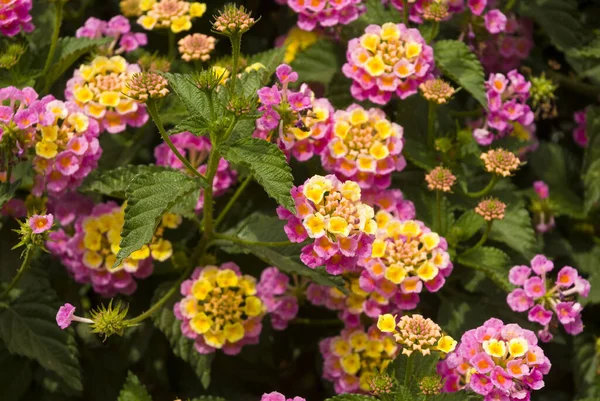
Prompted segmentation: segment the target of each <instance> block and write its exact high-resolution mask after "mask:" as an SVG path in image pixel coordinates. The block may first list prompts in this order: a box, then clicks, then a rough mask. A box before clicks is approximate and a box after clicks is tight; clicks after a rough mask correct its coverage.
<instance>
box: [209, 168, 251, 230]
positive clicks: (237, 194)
mask: <svg viewBox="0 0 600 401" xmlns="http://www.w3.org/2000/svg"><path fill="white" fill-rule="evenodd" d="M251 181H252V175H249V176H248V177H246V179H245V180H244V181H243V182H242V184H241V185H240V186H239V187H238V188H237V190H236V191H235V193H234V194H233V196H232V197H231V199H229V202H227V204H226V205H225V207H224V208H223V210H222V211H221V213H219V217H217V220H216V221H215V229H216V228H218V227H219V224H221V223H222V222H223V219H225V216H226V215H227V213H229V210H230V209H231V208H232V207H233V205H234V204H235V202H236V201H237V200H238V198H239V197H240V196H241V195H242V193H243V192H244V189H246V187H247V186H248V184H250V182H251Z"/></svg>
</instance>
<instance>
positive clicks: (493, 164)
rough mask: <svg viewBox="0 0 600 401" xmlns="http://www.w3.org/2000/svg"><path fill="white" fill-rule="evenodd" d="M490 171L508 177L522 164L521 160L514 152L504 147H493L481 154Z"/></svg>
mask: <svg viewBox="0 0 600 401" xmlns="http://www.w3.org/2000/svg"><path fill="white" fill-rule="evenodd" d="M480 158H481V160H483V163H484V165H485V169H486V171H487V172H488V173H492V174H496V175H499V176H502V177H508V176H510V175H511V174H512V173H514V172H515V171H517V169H518V168H519V165H520V164H521V160H519V158H518V157H517V156H516V155H515V154H514V153H512V152H509V151H508V150H504V149H491V150H488V151H487V152H485V153H482V154H481V156H480Z"/></svg>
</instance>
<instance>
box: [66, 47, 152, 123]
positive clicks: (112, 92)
mask: <svg viewBox="0 0 600 401" xmlns="http://www.w3.org/2000/svg"><path fill="white" fill-rule="evenodd" d="M140 71H141V69H140V67H139V66H138V65H137V64H129V63H128V62H127V60H125V59H124V58H123V57H121V56H113V57H110V58H107V57H104V56H97V57H95V58H94V59H93V60H92V61H91V62H90V63H89V64H82V65H81V66H80V67H79V68H78V69H76V70H75V73H74V75H73V78H71V79H70V80H69V81H68V82H67V88H66V90H65V97H66V98H67V100H71V101H75V102H76V103H77V105H78V106H80V107H81V108H82V109H83V110H84V111H85V113H86V114H87V115H88V116H90V117H92V118H95V119H96V120H97V121H98V123H99V124H100V130H101V131H107V132H109V133H111V134H117V133H119V132H123V131H124V130H125V128H127V126H128V125H129V126H132V127H141V126H142V125H144V124H145V123H146V122H147V121H148V113H147V111H146V107H145V106H144V105H142V104H139V103H138V102H136V101H135V100H133V99H131V98H129V97H128V96H127V95H126V93H127V81H129V79H130V78H131V77H132V76H133V75H134V74H135V73H139V72H140Z"/></svg>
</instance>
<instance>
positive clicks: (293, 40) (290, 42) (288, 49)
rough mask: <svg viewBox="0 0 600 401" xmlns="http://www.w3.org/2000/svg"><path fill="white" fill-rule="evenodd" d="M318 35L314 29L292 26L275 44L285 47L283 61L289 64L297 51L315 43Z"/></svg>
mask: <svg viewBox="0 0 600 401" xmlns="http://www.w3.org/2000/svg"><path fill="white" fill-rule="evenodd" d="M284 2H285V0H284ZM320 36H321V35H320V34H319V33H318V32H316V31H305V30H303V29H300V28H298V27H295V26H294V27H292V28H291V29H290V30H289V31H288V33H287V35H285V36H280V37H279V38H277V40H276V42H275V45H276V46H283V47H285V56H284V57H283V62H284V63H286V64H289V63H291V62H292V61H294V59H295V58H296V55H297V54H298V53H299V52H301V51H303V50H305V49H307V48H308V47H310V46H312V45H313V44H315V43H316V42H317V40H319V37H320Z"/></svg>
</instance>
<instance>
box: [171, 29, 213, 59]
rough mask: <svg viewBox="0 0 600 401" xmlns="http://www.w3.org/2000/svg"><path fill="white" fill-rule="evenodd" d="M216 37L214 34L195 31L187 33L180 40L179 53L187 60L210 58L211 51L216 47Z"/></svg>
mask: <svg viewBox="0 0 600 401" xmlns="http://www.w3.org/2000/svg"><path fill="white" fill-rule="evenodd" d="M215 42H216V39H215V38H213V37H212V36H208V35H203V34H201V33H194V34H191V35H187V36H185V37H184V38H182V39H180V40H179V42H178V45H179V53H181V58H182V59H184V60H185V61H192V60H200V61H208V60H210V53H211V52H212V51H213V50H214V49H215Z"/></svg>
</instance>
